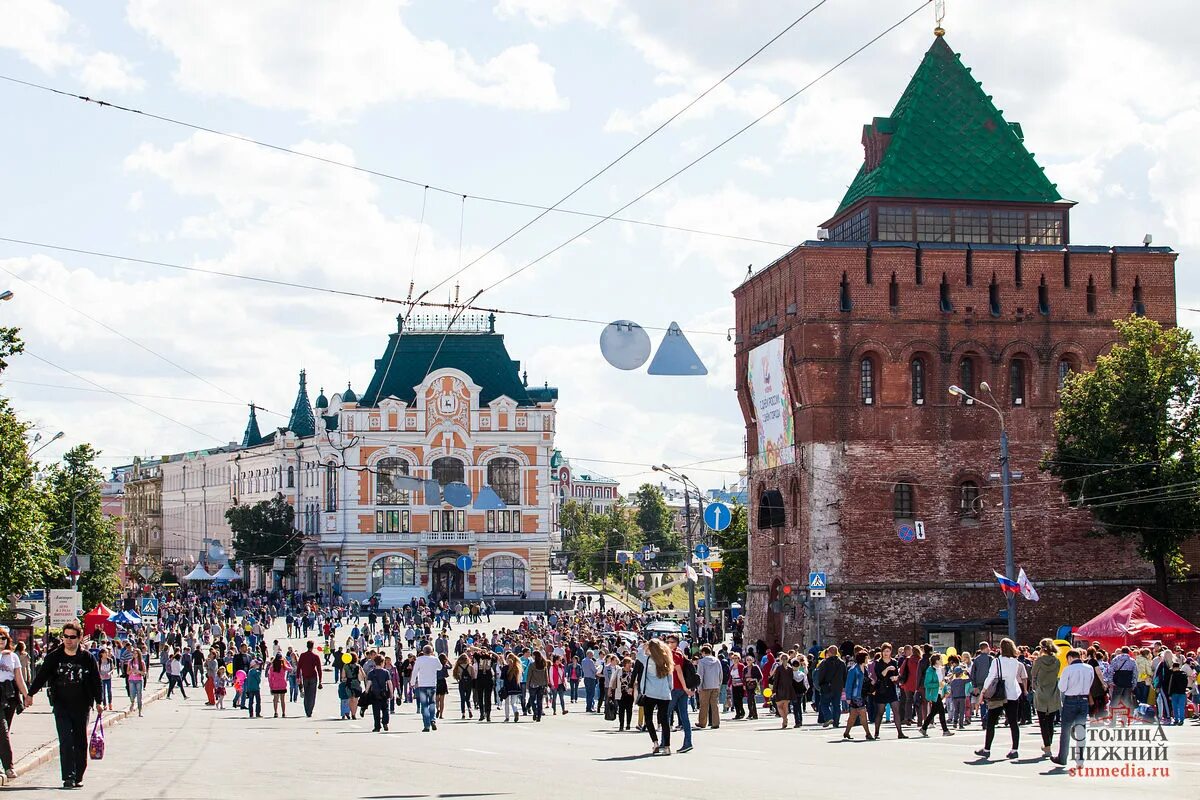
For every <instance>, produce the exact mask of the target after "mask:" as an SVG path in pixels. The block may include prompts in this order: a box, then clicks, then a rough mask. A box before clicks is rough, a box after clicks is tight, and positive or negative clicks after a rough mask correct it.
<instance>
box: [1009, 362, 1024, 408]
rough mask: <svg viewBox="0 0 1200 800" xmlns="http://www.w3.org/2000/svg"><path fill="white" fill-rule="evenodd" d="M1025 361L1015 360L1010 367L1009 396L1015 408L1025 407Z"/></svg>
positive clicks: (1010, 363)
mask: <svg viewBox="0 0 1200 800" xmlns="http://www.w3.org/2000/svg"><path fill="white" fill-rule="evenodd" d="M1025 372H1026V370H1025V359H1023V358H1014V359H1013V360H1012V361H1011V362H1009V367H1008V388H1009V396H1010V398H1011V399H1012V404H1013V405H1014V406H1023V405H1025Z"/></svg>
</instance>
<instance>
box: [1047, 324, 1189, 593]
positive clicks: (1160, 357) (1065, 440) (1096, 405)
mask: <svg viewBox="0 0 1200 800" xmlns="http://www.w3.org/2000/svg"><path fill="white" fill-rule="evenodd" d="M1116 327H1117V332H1118V333H1119V334H1120V342H1119V343H1118V344H1117V345H1116V346H1115V347H1113V349H1112V351H1111V352H1110V353H1108V355H1105V356H1102V357H1100V358H1099V359H1098V360H1097V362H1096V369H1095V371H1093V372H1089V373H1086V374H1077V375H1073V376H1071V377H1070V378H1069V379H1068V380H1067V382H1066V385H1065V386H1064V387H1063V391H1062V398H1061V399H1062V407H1061V409H1060V410H1059V412H1058V414H1057V416H1056V418H1055V448H1054V450H1053V451H1052V452H1051V453H1050V454H1049V455H1048V456H1047V457H1046V459H1045V460H1044V463H1043V465H1042V466H1043V468H1044V469H1046V470H1048V471H1049V472H1050V473H1051V474H1053V475H1055V476H1057V477H1058V478H1060V479H1061V480H1062V486H1063V491H1064V492H1065V493H1066V495H1067V497H1068V498H1069V499H1070V501H1071V502H1072V503H1073V504H1076V505H1081V506H1086V507H1087V508H1088V509H1090V510H1091V512H1092V514H1093V516H1094V518H1095V520H1096V523H1097V529H1096V531H1095V533H1097V534H1099V535H1109V536H1119V537H1122V538H1126V539H1130V540H1132V541H1134V542H1135V543H1136V545H1137V549H1138V553H1139V554H1140V555H1141V556H1142V557H1143V558H1145V559H1146V560H1148V561H1150V562H1151V563H1153V564H1154V573H1155V582H1156V585H1157V593H1158V595H1159V598H1160V599H1161V600H1162V601H1163V602H1164V603H1168V602H1169V599H1168V597H1169V596H1168V582H1169V579H1170V578H1171V577H1176V576H1179V575H1180V574H1181V573H1182V572H1184V571H1185V570H1186V565H1185V564H1184V563H1183V557H1182V554H1181V546H1182V544H1183V543H1184V542H1185V541H1186V540H1187V539H1188V538H1190V537H1192V536H1194V535H1195V533H1196V530H1197V528H1198V527H1200V492H1198V491H1197V490H1198V488H1200V458H1198V456H1200V452H1198V449H1200V385H1198V381H1200V349H1198V348H1197V347H1196V345H1195V343H1194V342H1193V341H1192V336H1191V334H1190V333H1189V332H1188V331H1186V330H1184V329H1182V328H1163V327H1162V326H1161V325H1159V324H1158V323H1157V322H1155V321H1153V320H1150V319H1145V318H1142V317H1136V316H1133V317H1130V318H1129V319H1127V320H1122V321H1118V322H1116Z"/></svg>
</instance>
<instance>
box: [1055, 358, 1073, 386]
mask: <svg viewBox="0 0 1200 800" xmlns="http://www.w3.org/2000/svg"><path fill="white" fill-rule="evenodd" d="M1074 371H1075V362H1073V361H1072V360H1071V358H1070V357H1069V356H1063V357H1062V358H1060V359H1059V360H1058V390H1059V391H1060V392H1061V391H1062V390H1063V387H1064V386H1066V385H1067V378H1069V377H1071V373H1072V372H1074Z"/></svg>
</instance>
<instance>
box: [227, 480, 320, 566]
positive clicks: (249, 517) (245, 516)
mask: <svg viewBox="0 0 1200 800" xmlns="http://www.w3.org/2000/svg"><path fill="white" fill-rule="evenodd" d="M225 519H226V520H228V521H229V527H230V528H231V529H232V530H233V552H234V556H235V557H236V558H237V560H239V561H245V562H248V563H251V564H255V565H257V566H260V567H262V568H264V569H270V568H271V565H272V563H273V562H274V560H275V559H276V558H284V559H287V568H286V569H285V572H286V573H287V574H289V575H292V574H295V571H296V558H297V556H299V554H300V550H301V548H303V547H304V536H303V534H301V533H300V532H299V531H297V530H296V526H295V520H296V511H295V509H293V508H292V507H291V505H290V504H289V503H288V502H287V501H286V500H284V499H282V498H280V497H275V498H273V499H271V500H269V501H267V500H262V501H259V502H257V503H255V504H254V505H245V504H242V505H236V506H234V507H233V508H230V509H229V510H228V511H226V512H225Z"/></svg>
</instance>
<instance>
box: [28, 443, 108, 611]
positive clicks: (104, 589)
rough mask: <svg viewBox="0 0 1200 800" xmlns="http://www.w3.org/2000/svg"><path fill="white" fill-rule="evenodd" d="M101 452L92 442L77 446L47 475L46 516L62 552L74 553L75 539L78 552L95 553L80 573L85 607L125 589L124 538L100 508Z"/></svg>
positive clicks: (102, 601) (103, 601)
mask: <svg viewBox="0 0 1200 800" xmlns="http://www.w3.org/2000/svg"><path fill="white" fill-rule="evenodd" d="M97 455H98V453H97V452H96V450H95V448H93V447H92V446H91V445H90V444H79V445H76V446H75V447H72V448H71V449H70V450H68V451H67V452H66V454H64V455H63V458H62V462H61V463H59V464H53V465H51V466H50V468H49V470H48V471H47V477H46V490H47V492H48V497H47V502H46V520H47V523H48V525H49V529H50V531H52V532H53V533H54V534H55V539H56V541H59V542H61V543H62V546H61V547H60V548H59V551H60V552H62V553H70V552H71V543H72V539H73V540H74V545H75V551H76V552H77V553H78V554H79V555H87V556H89V557H90V558H91V564H90V565H89V567H88V569H87V570H85V571H84V572H83V573H81V574H80V576H79V591H81V592H83V605H84V608H85V609H87V608H91V607H93V606H95V605H96V604H97V603H110V604H111V603H113V602H114V601H115V600H116V598H117V596H118V595H119V594H120V591H121V537H120V535H119V534H118V533H117V529H116V525H115V524H114V523H113V521H112V520H110V519H108V518H107V517H105V516H104V513H103V510H102V508H101V500H100V486H101V484H102V483H103V481H104V474H103V473H102V472H101V471H100V470H99V468H97V467H96V465H95V463H94V462H95V460H96V456H97ZM72 506H73V507H74V515H73V516H72Z"/></svg>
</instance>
